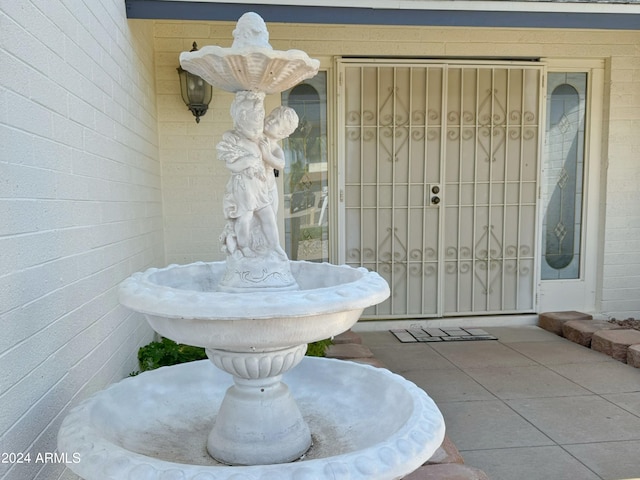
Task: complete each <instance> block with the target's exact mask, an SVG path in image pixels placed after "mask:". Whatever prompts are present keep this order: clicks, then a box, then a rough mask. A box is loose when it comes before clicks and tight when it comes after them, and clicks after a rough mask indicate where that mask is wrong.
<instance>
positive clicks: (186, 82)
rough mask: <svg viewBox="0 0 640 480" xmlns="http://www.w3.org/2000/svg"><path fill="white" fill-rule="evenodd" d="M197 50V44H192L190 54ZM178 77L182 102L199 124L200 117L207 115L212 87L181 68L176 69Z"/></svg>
mask: <svg viewBox="0 0 640 480" xmlns="http://www.w3.org/2000/svg"><path fill="white" fill-rule="evenodd" d="M196 50H198V44H197V43H196V42H193V48H192V49H191V51H192V52H195V51H196ZM177 70H178V75H179V76H180V94H181V95H182V100H183V101H184V103H185V105H186V106H187V108H188V109H189V110H191V113H193V116H194V117H196V122H197V123H200V117H203V116H204V114H205V113H207V109H208V108H209V103H211V97H212V96H213V87H212V86H211V85H209V84H208V83H207V82H205V81H204V80H203V79H202V78H200V77H199V76H198V75H194V74H193V73H190V72H187V71H186V70H185V69H183V68H182V67H178V68H177Z"/></svg>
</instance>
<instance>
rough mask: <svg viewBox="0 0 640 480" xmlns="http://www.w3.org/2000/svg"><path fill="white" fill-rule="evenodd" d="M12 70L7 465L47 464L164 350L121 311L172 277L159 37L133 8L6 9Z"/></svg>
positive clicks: (19, 479) (0, 402) (5, 173)
mask: <svg viewBox="0 0 640 480" xmlns="http://www.w3.org/2000/svg"><path fill="white" fill-rule="evenodd" d="M0 62H1V64H2V67H1V68H0V328H1V329H2V334H1V335H0V371H1V372H2V374H1V375H0V452H7V453H12V452H13V453H17V452H32V455H33V456H32V459H33V460H35V458H36V454H37V453H38V452H54V451H55V448H56V435H57V432H58V428H59V425H60V423H61V421H62V419H63V418H64V416H65V415H66V413H67V412H68V411H69V409H70V408H71V407H72V406H74V405H75V404H77V403H78V402H79V401H80V400H82V399H83V398H86V397H87V396H88V395H90V394H91V393H93V392H95V391H98V390H101V389H103V388H105V387H106V386H107V385H109V384H110V383H112V382H114V381H117V380H120V379H121V378H123V377H125V376H127V375H128V374H129V373H130V372H131V371H132V370H135V369H137V359H136V354H137V349H138V347H139V346H140V345H144V344H146V343H148V342H149V341H150V340H151V339H152V337H153V333H152V331H151V330H150V328H149V327H148V326H147V324H146V322H145V321H144V319H142V318H137V315H132V313H131V312H130V311H128V310H127V309H124V308H123V307H121V306H120V305H119V304H118V299H117V285H118V284H119V282H120V281H122V280H123V279H125V278H126V277H128V276H129V275H130V274H131V273H132V272H135V271H138V270H142V269H145V268H147V267H149V266H152V265H155V266H160V265H161V264H162V263H163V262H164V249H163V236H162V202H161V188H160V187H161V175H160V173H161V170H160V163H159V155H158V134H157V130H158V127H157V110H156V98H155V72H154V68H153V27H152V25H151V24H150V23H144V22H137V21H128V20H127V19H126V16H125V4H124V1H121V0H100V1H96V0H62V1H57V0H55V1H51V0H32V1H31V0H25V1H19V2H14V1H3V2H2V3H1V4H0ZM61 475H62V476H63V478H74V477H73V476H72V475H70V472H69V471H65V467H64V465H61V464H55V463H48V464H44V463H42V462H39V463H36V462H35V461H32V462H31V463H30V464H24V465H18V464H13V465H12V464H10V463H0V478H2V479H6V480H9V479H11V480H27V479H29V480H30V479H38V480H51V479H56V478H59V477H60V476H61Z"/></svg>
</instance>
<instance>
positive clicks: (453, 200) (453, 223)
mask: <svg viewBox="0 0 640 480" xmlns="http://www.w3.org/2000/svg"><path fill="white" fill-rule="evenodd" d="M542 78H543V74H542V67H541V66H540V65H539V64H533V63H532V64H523V63H505V64H492V65H489V64H486V65H485V64H463V63H460V64H451V63H429V62H424V63H414V62H411V63H409V62H406V63H402V62H400V63H398V62H394V63H388V62H386V61H383V62H381V61H369V62H366V61H349V60H345V61H343V62H341V63H340V65H339V79H340V81H339V87H340V97H339V108H340V110H339V112H340V114H339V116H338V117H339V129H340V135H339V137H340V141H341V143H340V146H339V151H340V157H341V158H340V167H339V182H338V183H339V187H340V196H341V199H340V200H341V203H340V206H341V214H342V215H343V217H342V221H341V222H340V224H341V225H340V227H341V228H343V231H342V232H341V236H340V241H341V249H340V250H341V253H342V254H343V255H344V257H343V258H341V259H340V260H341V261H343V262H345V263H347V264H349V265H352V266H363V267H366V268H369V269H371V270H374V271H376V272H378V273H380V274H381V275H382V276H383V277H384V278H385V279H386V280H387V281H388V282H389V285H390V286H391V291H392V295H391V297H390V298H389V299H388V300H387V301H385V302H384V303H382V304H380V305H378V306H376V307H372V308H370V309H368V310H367V311H365V316H369V317H378V318H393V317H402V318H407V317H411V318H419V317H436V316H446V315H479V314H498V313H523V312H532V311H534V308H535V301H534V299H535V295H534V289H535V268H534V267H535V262H534V255H535V250H536V249H535V243H536V223H537V221H536V199H537V175H538V156H539V151H540V145H539V137H540V92H541V81H542Z"/></svg>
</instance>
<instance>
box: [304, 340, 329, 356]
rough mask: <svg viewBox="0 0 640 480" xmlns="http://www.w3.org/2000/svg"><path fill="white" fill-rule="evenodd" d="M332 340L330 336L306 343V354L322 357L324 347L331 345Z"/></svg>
mask: <svg viewBox="0 0 640 480" xmlns="http://www.w3.org/2000/svg"><path fill="white" fill-rule="evenodd" d="M332 343H333V342H332V341H331V339H330V338H327V339H325V340H318V341H317V342H313V343H310V344H308V345H307V353H306V355H308V356H310V357H324V351H325V349H326V348H327V347H328V346H329V345H331V344H332Z"/></svg>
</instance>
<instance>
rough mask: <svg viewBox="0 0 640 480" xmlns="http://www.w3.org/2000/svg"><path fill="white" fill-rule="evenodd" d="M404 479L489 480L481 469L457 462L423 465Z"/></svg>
mask: <svg viewBox="0 0 640 480" xmlns="http://www.w3.org/2000/svg"><path fill="white" fill-rule="evenodd" d="M404 480H489V477H488V476H487V474H486V473H484V472H483V471H482V470H478V469H477V468H473V467H469V466H467V465H461V464H459V463H440V464H436V465H423V466H422V467H420V468H418V469H417V470H416V471H415V472H413V473H410V474H409V475H407V476H406V477H404Z"/></svg>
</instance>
